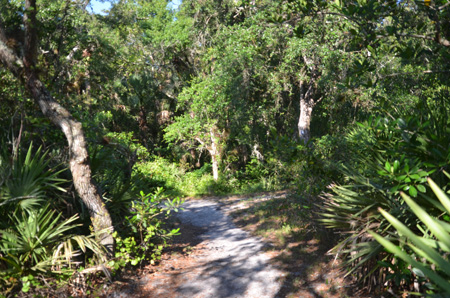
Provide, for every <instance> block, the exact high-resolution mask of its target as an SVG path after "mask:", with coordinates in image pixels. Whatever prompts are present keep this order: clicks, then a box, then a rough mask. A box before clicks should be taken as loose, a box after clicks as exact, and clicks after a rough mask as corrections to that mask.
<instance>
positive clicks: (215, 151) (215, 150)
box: [209, 129, 220, 181]
mask: <svg viewBox="0 0 450 298" xmlns="http://www.w3.org/2000/svg"><path fill="white" fill-rule="evenodd" d="M210 135H211V148H210V149H209V154H210V155H211V163H212V169H213V178H214V180H215V181H217V180H219V161H220V150H219V146H220V144H219V143H220V140H217V138H216V136H215V135H214V130H213V129H211V131H210Z"/></svg>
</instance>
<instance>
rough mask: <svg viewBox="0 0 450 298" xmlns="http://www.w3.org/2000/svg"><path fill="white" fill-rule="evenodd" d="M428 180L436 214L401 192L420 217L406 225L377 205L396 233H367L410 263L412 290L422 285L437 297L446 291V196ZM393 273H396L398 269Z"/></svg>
mask: <svg viewBox="0 0 450 298" xmlns="http://www.w3.org/2000/svg"><path fill="white" fill-rule="evenodd" d="M428 183H429V185H430V187H431V189H432V190H433V193H434V194H435V195H436V197H437V198H438V200H439V203H438V204H439V205H438V206H437V208H439V209H441V210H443V211H444V212H443V213H441V214H440V216H439V217H434V216H432V215H431V214H429V213H428V212H427V210H426V209H424V208H423V207H421V206H420V205H419V204H417V202H415V201H414V200H413V199H412V198H411V197H409V196H408V195H406V194H405V193H401V195H402V197H403V199H404V200H405V202H406V204H408V206H409V207H410V208H411V212H412V213H414V214H415V215H416V216H417V218H419V219H420V221H419V222H418V224H417V226H416V227H414V226H410V227H408V226H407V225H405V224H403V223H402V222H401V221H400V220H399V219H397V218H396V217H395V216H393V215H391V214H390V213H389V212H386V211H385V210H383V209H380V213H381V214H382V215H383V216H384V218H386V219H387V220H388V221H389V223H390V224H392V226H393V227H394V228H395V229H396V231H397V233H395V234H392V235H389V236H384V237H383V236H381V235H379V234H377V233H375V232H373V231H369V233H370V234H371V235H372V236H373V237H374V238H375V239H376V240H377V241H378V242H379V243H380V244H381V245H383V247H385V249H386V250H388V251H389V252H390V253H393V254H395V255H396V256H397V257H398V258H400V259H401V260H403V261H404V262H406V264H409V265H410V267H409V268H408V272H409V274H410V275H413V276H414V279H416V280H417V282H418V287H416V290H422V291H423V289H421V288H424V289H425V290H426V293H427V296H433V297H441V296H446V295H449V294H450V260H449V259H448V253H449V252H450V242H449V239H450V230H449V223H448V219H449V215H450V199H449V198H448V196H447V195H446V194H445V192H444V191H443V190H442V189H441V188H439V187H438V186H437V184H435V183H434V181H433V180H431V179H429V180H428ZM393 274H396V275H398V274H399V272H394V273H393Z"/></svg>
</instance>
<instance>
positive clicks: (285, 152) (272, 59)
mask: <svg viewBox="0 0 450 298" xmlns="http://www.w3.org/2000/svg"><path fill="white" fill-rule="evenodd" d="M89 5H90V4H89V1H81V0H80V1H79V0H75V1H69V0H26V1H16V0H0V8H1V9H0V62H1V63H0V78H1V81H0V99H1V102H2V105H1V107H0V125H1V130H0V144H1V145H0V149H1V152H0V289H1V291H2V293H3V295H13V294H14V293H18V292H20V291H22V292H28V291H35V290H36V289H39V287H42V286H43V285H44V284H45V285H46V286H47V287H48V285H49V284H50V283H53V284H54V285H55V288H56V287H58V286H60V285H63V284H64V283H65V282H66V281H67V280H70V278H73V277H74V276H77V275H86V274H88V273H92V272H103V273H102V274H105V275H106V276H110V273H111V272H112V273H115V272H117V270H120V269H121V268H123V267H125V266H137V265H140V264H143V263H145V262H155V261H156V260H157V259H158V257H159V255H160V254H161V251H162V249H163V248H164V246H165V245H166V244H167V240H168V239H169V238H170V237H171V236H173V235H175V234H177V233H178V230H174V229H171V228H170V227H169V226H167V225H165V222H166V220H165V219H167V216H168V215H169V213H170V212H171V211H172V210H175V211H176V210H177V208H178V206H179V204H180V203H181V202H182V200H180V199H179V197H184V196H199V195H205V194H225V193H250V192H255V191H271V190H280V189H291V190H292V191H293V192H295V193H296V194H297V196H298V197H301V198H306V199H307V200H308V201H309V202H313V203H314V206H316V207H315V209H316V211H317V217H318V221H319V222H321V223H322V224H323V225H324V226H325V227H327V228H330V229H333V231H335V232H336V233H338V232H339V233H341V235H342V237H341V238H340V240H339V243H338V244H337V245H336V246H335V248H334V249H333V253H335V254H337V256H338V257H341V258H342V259H343V260H345V266H346V268H348V274H349V275H353V276H357V277H358V280H359V281H360V282H361V285H362V286H366V287H367V288H368V289H370V290H373V291H380V292H383V291H389V292H390V293H397V294H399V293H402V292H404V291H406V292H416V293H421V295H430V296H431V295H435V296H437V295H442V296H445V295H450V287H449V284H450V271H449V268H450V264H449V263H450V259H449V253H450V242H449V239H450V237H449V236H450V235H449V233H450V200H449V198H448V191H449V186H450V184H449V179H450V176H449V174H448V172H450V170H449V159H450V146H449V144H450V120H449V118H448V115H449V112H450V89H449V84H450V71H449V69H450V5H449V2H448V0H434V1H427V0H425V1H421V0H417V1H413V0H406V1H390V0H387V1H383V0H356V1H339V0H337V1H334V2H331V1H322V0H316V1H303V0H297V1H296V0H286V1H266V0H238V1H236V0H222V1H214V0H202V1H194V0H183V1H182V3H181V5H180V6H179V7H178V8H177V9H172V8H170V7H171V6H168V1H166V0H152V1H144V0H142V1H141V0H135V1H122V0H119V1H112V6H111V9H110V10H109V11H108V12H107V13H106V14H104V15H102V14H94V13H92V11H91V10H90V8H89Z"/></svg>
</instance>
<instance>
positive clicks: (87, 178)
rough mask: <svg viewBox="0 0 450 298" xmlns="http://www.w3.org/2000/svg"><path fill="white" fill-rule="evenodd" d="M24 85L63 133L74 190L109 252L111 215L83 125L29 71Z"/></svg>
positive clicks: (111, 244)
mask: <svg viewBox="0 0 450 298" xmlns="http://www.w3.org/2000/svg"><path fill="white" fill-rule="evenodd" d="M26 77H27V78H26V87H27V89H28V91H29V92H30V93H31V96H32V97H33V99H34V101H35V102H36V103H37V104H38V105H39V107H40V109H41V111H42V113H43V114H44V115H45V116H46V117H47V118H49V119H50V120H51V121H52V122H53V124H55V125H56V126H58V127H59V128H60V129H61V130H62V131H63V133H64V135H65V136H66V139H67V142H68V145H69V155H70V156H69V166H70V171H71V172H72V178H73V183H74V186H75V189H76V191H77V193H78V195H79V196H80V198H81V200H82V201H83V203H84V204H85V205H86V207H87V209H88V210H89V215H90V217H91V221H92V226H93V227H94V231H95V234H96V236H97V240H98V242H99V243H100V244H102V245H104V246H105V247H106V249H107V251H108V253H109V254H110V255H112V252H113V250H114V238H113V237H112V235H111V234H112V232H113V231H114V228H113V226H112V220H111V216H110V214H109V212H108V210H107V209H106V207H105V203H104V202H103V200H102V198H101V196H100V194H99V193H98V190H97V187H96V186H95V185H94V183H93V181H92V177H91V168H90V164H89V156H88V152H87V149H86V139H85V137H84V133H83V127H82V125H81V123H80V122H78V121H76V120H75V119H74V118H72V116H71V115H70V113H69V111H67V110H66V109H65V108H63V107H62V106H61V105H60V104H59V103H57V102H56V101H55V100H54V99H53V97H52V96H51V95H50V94H49V92H48V91H47V90H46V88H45V87H44V86H43V84H42V82H40V81H39V80H38V79H37V78H36V77H35V74H34V73H33V72H32V71H28V70H27V71H26Z"/></svg>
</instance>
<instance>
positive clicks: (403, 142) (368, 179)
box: [322, 110, 449, 286]
mask: <svg viewBox="0 0 450 298" xmlns="http://www.w3.org/2000/svg"><path fill="white" fill-rule="evenodd" d="M422 111H423V110H422ZM419 117H421V121H420V122H419V120H418V118H419ZM437 119H439V118H437ZM437 119H436V118H435V117H434V116H433V113H432V112H431V111H430V112H429V113H424V115H421V116H416V117H409V118H408V119H407V120H404V119H402V118H400V119H395V120H390V119H386V118H382V117H378V118H371V119H369V121H368V122H366V123H365V124H360V128H359V130H362V131H363V132H364V134H366V135H367V138H366V142H367V143H366V144H365V145H364V146H363V147H360V149H363V150H361V151H359V152H358V151H356V152H355V153H356V154H357V158H356V159H355V160H354V161H353V162H344V164H343V165H342V173H343V174H344V182H343V184H342V185H337V184H334V185H332V186H331V189H330V192H329V193H328V194H327V195H326V196H325V203H324V206H323V208H322V210H323V213H322V216H323V218H322V222H323V223H324V224H325V225H326V226H327V227H329V228H335V229H339V230H342V231H344V232H345V234H347V235H346V236H345V237H344V239H343V240H342V241H341V242H340V243H339V244H338V245H337V246H336V247H335V248H334V253H336V254H338V255H339V254H343V255H345V256H347V263H346V264H347V265H348V266H349V267H350V270H349V272H348V274H351V273H353V272H355V271H356V272H358V273H360V274H362V275H363V276H364V279H365V280H366V281H367V282H369V281H370V280H372V281H373V280H375V279H374V276H382V275H379V274H380V272H379V271H380V270H381V271H382V272H384V271H385V270H387V272H388V271H389V270H390V269H388V268H389V266H383V265H381V264H390V263H392V262H394V263H395V262H396V261H395V259H396V257H395V256H394V255H392V254H390V255H383V254H382V253H381V252H382V250H381V249H382V247H381V245H380V244H378V243H377V242H376V241H374V239H373V238H372V237H370V235H369V234H368V231H369V230H373V231H376V232H377V233H379V234H380V235H381V236H382V237H390V236H391V235H392V233H393V232H394V231H393V227H392V225H391V224H390V223H389V222H387V221H386V220H385V219H384V217H383V216H382V214H380V213H379V212H378V211H377V210H378V208H382V209H384V210H387V212H389V213H390V214H391V215H392V216H394V217H395V218H397V219H398V220H399V221H401V222H404V223H406V224H407V226H408V227H410V228H413V227H414V226H415V225H416V220H415V219H414V217H413V216H412V214H411V213H410V212H409V208H408V205H407V204H405V202H404V199H403V196H400V195H399V193H400V191H406V192H408V193H409V194H410V196H412V197H415V198H417V200H418V202H420V204H421V205H422V206H423V207H424V208H426V210H427V211H428V212H430V214H432V215H434V216H438V214H439V212H440V210H439V208H437V207H436V203H435V201H434V200H433V199H431V198H429V197H428V196H427V195H426V194H427V189H428V187H427V185H426V177H434V179H437V180H440V181H441V180H442V179H443V177H442V172H441V171H442V169H443V168H446V167H447V165H448V158H449V152H448V149H444V148H446V147H443V146H442V145H441V144H443V143H445V142H446V141H447V138H448V135H447V134H445V133H443V132H444V131H445V130H446V129H447V128H446V127H448V126H447V125H448V124H447V123H448V119H442V120H437ZM427 120H429V121H430V122H428V121H427ZM436 121H440V122H439V125H436V124H437V123H436V124H434V125H433V124H431V123H433V122H436ZM353 134H355V133H353ZM442 150H444V151H442ZM434 152H435V153H434ZM381 260H382V261H383V263H380V262H379V261H381ZM397 263H398V262H397ZM392 264H393V263H392ZM400 267H401V266H400ZM383 283H384V282H383V280H376V281H375V285H381V284H383ZM403 285H404V284H403ZM396 286H399V284H398V283H397V285H396ZM408 286H409V284H408Z"/></svg>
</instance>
